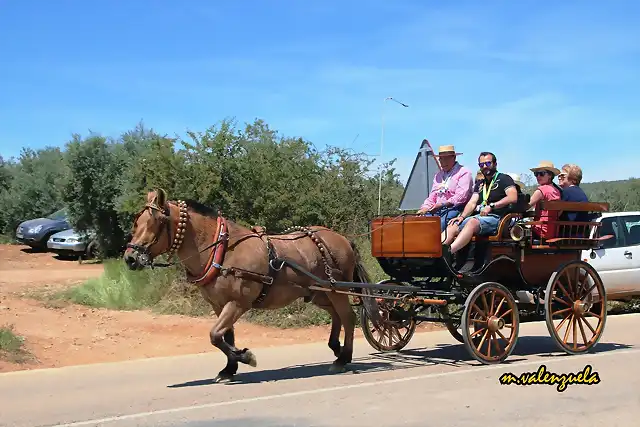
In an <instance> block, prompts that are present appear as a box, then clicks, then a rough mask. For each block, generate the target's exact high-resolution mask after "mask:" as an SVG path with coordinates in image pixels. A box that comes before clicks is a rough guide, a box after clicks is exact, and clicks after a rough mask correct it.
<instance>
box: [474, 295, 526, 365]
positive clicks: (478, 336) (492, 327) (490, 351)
mask: <svg viewBox="0 0 640 427" xmlns="http://www.w3.org/2000/svg"><path fill="white" fill-rule="evenodd" d="M464 320H465V324H466V328H465V332H466V333H465V344H466V345H467V347H468V348H469V349H470V350H471V352H472V355H473V356H474V357H475V358H476V359H477V360H480V361H482V362H485V363H496V362H500V361H502V360H504V359H505V358H506V357H507V356H508V355H509V354H510V353H511V351H512V350H513V347H514V345H515V343H516V340H517V336H518V326H519V325H518V323H519V313H518V308H517V306H516V302H515V300H514V298H513V296H512V295H511V293H510V292H509V291H508V290H506V289H503V288H502V287H501V286H500V287H499V286H496V285H491V284H489V285H484V286H483V285H481V286H480V287H479V288H477V289H476V290H475V291H474V292H473V295H472V296H471V298H470V300H469V302H468V308H467V309H466V310H465V319H464Z"/></svg>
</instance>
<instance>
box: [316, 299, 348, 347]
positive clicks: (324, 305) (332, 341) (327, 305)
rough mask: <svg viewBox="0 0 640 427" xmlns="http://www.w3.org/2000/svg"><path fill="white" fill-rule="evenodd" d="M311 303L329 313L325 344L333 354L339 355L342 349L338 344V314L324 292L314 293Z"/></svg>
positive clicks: (340, 325) (340, 324) (340, 327)
mask: <svg viewBox="0 0 640 427" xmlns="http://www.w3.org/2000/svg"><path fill="white" fill-rule="evenodd" d="M313 304H314V305H315V306H317V307H319V308H321V309H323V310H325V311H327V312H328V313H329V315H331V334H329V342H328V343H327V344H328V345H329V348H330V349H331V350H333V354H334V355H335V356H336V357H339V356H340V352H341V351H342V347H341V346H340V330H341V329H342V322H341V321H340V315H339V314H338V312H337V311H336V309H335V308H334V307H333V304H332V303H331V300H330V299H329V298H328V297H327V296H326V295H325V293H324V292H318V293H317V294H315V295H314V297H313Z"/></svg>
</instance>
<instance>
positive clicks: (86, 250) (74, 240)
mask: <svg viewBox="0 0 640 427" xmlns="http://www.w3.org/2000/svg"><path fill="white" fill-rule="evenodd" d="M94 238H95V233H94V232H93V231H89V232H88V233H86V234H80V233H79V232H77V231H76V230H74V229H72V228H70V229H68V230H64V231H60V232H58V233H55V234H53V235H52V236H51V237H49V240H48V241H47V248H48V249H49V250H50V251H51V252H55V253H57V254H59V255H63V256H82V258H93V255H94V254H93V248H94V246H95V245H94V244H93V239H94Z"/></svg>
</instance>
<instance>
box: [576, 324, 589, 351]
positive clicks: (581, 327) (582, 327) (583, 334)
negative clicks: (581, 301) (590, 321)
mask: <svg viewBox="0 0 640 427" xmlns="http://www.w3.org/2000/svg"><path fill="white" fill-rule="evenodd" d="M584 321H585V320H584V319H583V318H582V317H578V325H579V326H580V333H581V334H582V339H583V340H584V345H587V344H589V340H588V339H587V334H585V333H584V326H582V322H584Z"/></svg>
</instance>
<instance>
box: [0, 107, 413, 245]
mask: <svg viewBox="0 0 640 427" xmlns="http://www.w3.org/2000/svg"><path fill="white" fill-rule="evenodd" d="M371 165H372V160H370V159H368V158H367V157H366V156H365V155H363V154H360V153H354V152H351V151H350V150H345V149H341V148H337V147H330V146H328V147H326V149H324V150H322V151H320V150H318V149H317V148H316V147H315V146H314V145H313V144H312V143H311V142H309V141H306V140H304V139H302V138H294V137H288V136H283V135H280V134H279V133H278V132H277V131H275V130H272V129H271V128H270V127H269V126H268V125H267V124H266V123H265V122H263V121H262V120H256V121H254V122H253V123H248V124H245V126H244V127H242V128H239V127H238V126H237V124H236V123H235V121H233V120H223V121H221V122H220V123H218V124H217V125H215V126H211V127H210V128H208V129H206V130H204V131H201V132H195V131H189V132H187V134H186V135H185V136H184V137H182V138H170V137H168V136H166V135H160V134H158V133H156V132H155V131H154V130H153V129H147V128H145V127H144V126H143V125H142V124H139V125H138V126H136V127H135V128H134V129H132V130H130V131H128V132H125V133H124V134H122V135H121V136H120V137H119V138H117V139H109V138H105V137H103V136H100V135H98V134H90V135H88V136H86V137H82V136H80V135H74V136H73V137H72V139H71V140H70V141H69V142H68V143H67V144H66V146H65V149H64V150H61V149H58V148H47V149H43V150H39V151H37V152H34V151H31V150H23V152H22V154H21V156H20V158H19V159H17V160H11V161H5V160H1V159H0V212H2V214H1V215H2V216H0V228H1V229H2V231H4V232H9V233H11V232H12V231H13V228H15V226H16V225H17V224H18V223H19V222H21V221H24V220H26V219H30V218H33V217H35V216H40V215H46V214H49V213H51V212H53V211H55V210H57V209H60V208H61V207H65V208H66V209H67V212H68V215H69V220H70V223H71V224H72V225H73V227H74V228H76V229H77V230H80V231H85V230H89V229H92V230H95V231H96V235H97V237H98V240H99V244H100V247H101V248H102V249H103V250H104V254H105V255H107V256H108V255H112V254H115V253H117V252H118V251H119V250H120V249H121V248H122V245H123V244H124V242H125V240H126V235H127V233H128V231H129V230H130V228H131V226H132V220H133V218H134V215H135V213H137V212H138V211H139V209H140V208H141V207H142V204H143V202H144V197H145V195H146V192H147V191H148V190H150V189H152V188H157V187H160V188H163V189H165V190H166V191H167V192H168V194H169V196H170V198H172V199H179V198H181V199H185V198H191V199H197V200H199V201H201V202H202V203H205V204H208V205H210V206H212V207H215V208H217V209H219V210H220V211H221V212H222V213H223V214H224V215H225V216H227V217H229V218H231V219H233V220H236V221H238V222H239V223H241V224H244V225H254V224H259V225H262V226H265V227H266V228H267V230H269V231H274V232H275V231H281V230H283V229H284V228H286V227H288V226H291V225H308V224H319V225H326V226H328V227H331V228H334V229H336V230H337V231H339V232H342V233H345V234H350V235H355V234H359V233H365V232H366V231H367V229H368V221H369V220H370V219H371V218H372V217H374V216H375V215H376V213H377V207H378V197H377V196H378V175H377V174H376V173H375V172H376V171H373V170H371V169H370V168H371ZM392 166H393V162H390V163H389V164H387V165H385V169H384V173H383V187H382V188H383V191H382V208H383V210H384V211H385V212H393V211H395V210H396V208H397V206H398V203H399V200H400V196H401V194H402V185H401V183H400V182H399V180H398V175H397V174H396V172H395V169H393V167H392Z"/></svg>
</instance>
